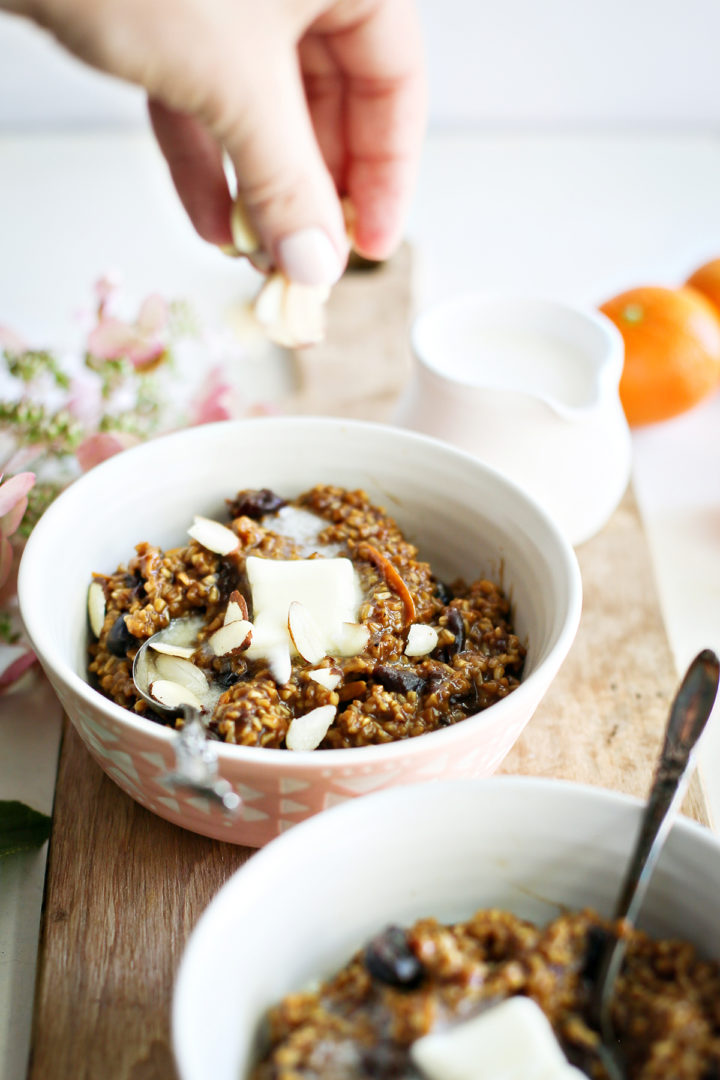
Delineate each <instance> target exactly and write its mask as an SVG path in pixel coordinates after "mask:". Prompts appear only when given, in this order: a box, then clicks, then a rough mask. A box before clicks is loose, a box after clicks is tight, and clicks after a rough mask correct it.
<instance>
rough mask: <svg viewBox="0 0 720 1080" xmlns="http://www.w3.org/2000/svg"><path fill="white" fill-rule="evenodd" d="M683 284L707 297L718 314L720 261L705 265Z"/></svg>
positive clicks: (719, 309)
mask: <svg viewBox="0 0 720 1080" xmlns="http://www.w3.org/2000/svg"><path fill="white" fill-rule="evenodd" d="M685 284H686V285H691V286H692V287H693V289H697V291H698V292H701V293H703V295H704V296H707V298H708V300H709V301H710V303H711V304H713V305H714V306H715V307H716V308H717V310H718V312H720V259H713V260H712V262H709V263H705V265H704V266H701V267H700V269H699V270H696V271H695V273H694V274H693V275H692V277H689V278H688V279H687V281H686V283H685Z"/></svg>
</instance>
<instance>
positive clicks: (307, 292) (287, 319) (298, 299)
mask: <svg viewBox="0 0 720 1080" xmlns="http://www.w3.org/2000/svg"><path fill="white" fill-rule="evenodd" d="M329 295H330V290H329V289H328V288H326V287H324V286H318V285H299V284H298V283H297V282H295V281H291V282H289V283H288V285H287V287H286V289H285V305H284V309H283V315H284V323H285V331H286V334H287V336H288V337H289V338H290V339H291V340H292V341H294V343H295V346H294V347H295V348H300V347H302V346H303V345H314V344H315V343H316V342H318V341H322V339H323V337H324V336H325V304H326V302H327V299H328V296H329Z"/></svg>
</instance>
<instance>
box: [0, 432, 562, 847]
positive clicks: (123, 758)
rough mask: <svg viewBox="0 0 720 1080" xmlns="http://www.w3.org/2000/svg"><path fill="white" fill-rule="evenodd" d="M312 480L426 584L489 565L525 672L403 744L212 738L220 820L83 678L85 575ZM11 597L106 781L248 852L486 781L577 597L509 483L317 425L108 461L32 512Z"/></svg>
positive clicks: (524, 717) (162, 751)
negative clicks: (225, 785)
mask: <svg viewBox="0 0 720 1080" xmlns="http://www.w3.org/2000/svg"><path fill="white" fill-rule="evenodd" d="M316 483H333V484H338V485H340V486H342V487H346V488H364V489H365V490H366V491H367V492H368V493H369V495H370V497H371V498H372V499H373V500H374V501H375V502H377V503H379V504H380V505H384V506H385V507H386V508H387V509H388V510H389V511H390V513H391V514H392V515H393V516H394V517H395V518H396V519H397V521H398V523H399V524H400V526H401V528H403V530H404V531H405V533H406V535H407V536H408V538H409V539H411V540H412V541H413V542H414V543H416V544H418V546H419V548H420V552H421V555H422V556H423V557H425V558H427V559H428V560H429V561H430V563H431V565H432V566H433V569H434V570H435V571H436V572H437V574H438V575H439V576H440V577H441V578H447V579H452V578H453V577H457V576H463V577H465V578H468V579H473V578H476V577H479V576H495V577H498V576H499V575H502V580H503V583H504V586H505V588H506V589H508V590H509V593H510V595H511V597H512V601H513V605H514V616H515V625H516V630H517V633H518V634H519V636H520V638H521V639H522V640H526V641H527V645H528V653H527V659H526V664H525V674H524V676H523V680H522V682H521V684H520V686H519V687H518V688H517V689H516V690H515V691H514V692H513V693H512V694H510V695H509V696H508V697H507V698H505V699H504V700H503V701H500V702H498V703H497V704H495V705H493V706H491V707H490V708H489V709H487V710H486V711H485V712H483V713H480V714H478V715H477V716H474V717H469V718H468V719H467V720H464V721H462V722H461V723H459V724H456V725H454V726H452V727H448V728H444V729H443V730H441V731H436V732H433V733H431V734H427V735H421V736H419V737H417V738H415V739H409V740H406V741H403V742H396V743H387V744H384V745H381V746H370V747H361V748H357V749H350V750H324V751H305V752H302V751H288V750H265V749H258V748H253V747H239V746H230V745H225V744H218V745H219V766H220V775H221V776H222V777H223V778H225V779H227V780H228V781H229V782H230V783H231V784H233V785H234V787H235V788H236V790H237V791H238V793H239V794H240V795H241V796H242V807H241V809H240V811H239V813H238V814H237V815H235V816H232V815H229V814H227V813H225V812H224V811H223V810H222V809H221V808H219V807H217V806H216V805H215V804H214V803H211V802H210V801H209V800H208V799H206V798H205V797H198V796H195V795H192V794H187V793H184V792H182V791H181V790H179V789H175V788H173V787H171V786H169V785H168V783H167V780H166V776H167V773H168V772H169V771H170V770H171V769H172V767H173V764H174V749H173V744H174V739H175V734H174V732H173V731H172V730H171V729H169V728H166V727H163V726H161V725H160V724H157V723H155V722H153V721H151V720H146V719H144V718H143V717H140V716H136V715H135V714H134V713H131V712H128V711H127V710H125V709H122V708H121V707H120V706H118V705H116V704H114V703H113V702H111V701H109V700H107V699H106V698H105V697H103V696H102V695H101V694H99V693H98V692H97V691H96V690H94V689H93V688H92V687H91V686H90V685H89V684H88V681H87V677H86V651H85V650H86V643H87V627H86V618H87V617H86V595H87V586H88V583H89V581H90V576H91V573H92V572H93V571H110V570H113V569H114V568H115V567H116V566H117V565H118V564H119V563H122V562H125V561H126V560H127V558H128V557H129V554H130V553H131V552H132V550H133V548H134V545H135V544H136V543H138V542H139V541H140V540H149V541H150V542H152V543H154V544H158V545H160V546H161V547H170V546H172V545H173V544H177V543H178V542H180V541H181V540H182V539H183V537H184V535H185V530H186V528H187V524H188V522H189V521H190V520H191V519H192V515H193V514H206V515H207V516H209V517H213V516H217V515H218V513H219V512H220V508H221V507H223V506H224V502H223V500H224V499H225V497H226V496H228V495H232V494H234V492H235V491H236V490H238V489H240V488H252V487H258V488H259V487H270V488H274V489H275V490H277V491H278V492H279V493H281V494H282V495H284V496H286V497H287V496H293V495H296V494H299V493H300V492H301V491H303V490H306V489H307V488H309V487H311V486H312V485H313V484H316ZM18 591H19V597H20V604H21V609H22V614H23V618H24V620H25V625H26V628H27V631H28V634H29V635H30V638H31V640H32V642H33V646H34V648H35V650H36V652H37V654H38V656H39V658H40V661H41V663H42V665H43V667H44V669H45V671H46V672H47V675H48V677H49V679H50V681H51V683H52V685H53V687H54V688H55V691H56V692H57V694H58V697H59V698H60V700H61V702H62V704H63V707H64V708H65V710H66V712H67V714H68V716H69V717H70V719H71V721H72V722H73V724H74V725H75V727H76V728H77V730H78V732H79V734H80V735H81V737H82V739H83V740H84V742H85V744H86V746H87V748H88V750H89V751H90V753H91V754H92V755H93V757H94V758H95V759H96V761H97V762H98V763H99V764H100V765H101V766H102V768H103V769H104V770H105V772H106V773H107V774H108V776H110V777H111V778H112V779H113V780H115V782H116V783H117V784H119V785H120V787H121V788H122V789H123V790H124V791H126V792H127V793H128V794H129V795H131V796H132V798H134V799H137V801H138V802H140V803H141V804H142V805H143V806H145V807H147V808H148V809H149V810H151V811H153V813H156V814H159V815H160V816H161V817H164V818H167V819H168V820H169V821H172V822H174V823H175V824H177V825H181V826H183V827H184V828H186V829H191V830H192V831H194V832H198V833H202V834H203V835H205V836H212V837H215V838H216V839H219V840H229V841H231V842H234V843H243V844H249V845H251V846H254V847H257V846H260V845H262V844H265V843H266V842H267V841H268V840H271V839H272V838H273V837H274V836H277V835H278V834H279V833H281V832H284V831H285V830H286V829H288V828H290V827H291V826H293V825H295V824H297V823H298V822H299V821H302V820H303V819H304V818H307V817H309V816H310V815H312V814H315V813H317V812H318V811H319V810H323V809H325V808H326V807H329V806H333V805H335V804H336V803H340V802H343V801H344V800H346V799H349V798H351V797H352V796H355V795H360V794H363V793H364V792H368V791H374V790H376V789H379V788H385V787H390V786H391V785H394V784H409V783H412V782H414V781H418V780H427V779H437V778H441V777H442V778H452V777H473V776H488V775H489V774H491V773H492V772H493V771H494V770H495V769H496V768H497V766H498V765H499V764H500V762H501V761H502V759H503V758H504V757H505V755H506V754H507V752H508V751H509V749H510V747H511V746H512V745H513V743H514V742H515V740H516V739H517V738H518V736H519V734H520V732H521V731H522V729H523V728H524V727H525V724H526V723H527V722H528V720H529V719H530V717H531V716H532V714H533V712H534V711H535V709H536V707H537V705H538V703H539V702H540V699H541V698H542V696H543V694H544V693H545V691H546V690H547V688H548V686H549V685H550V682H551V681H552V679H553V678H554V676H555V674H556V672H557V670H558V668H559V667H560V664H561V663H562V661H563V659H564V657H565V655H566V654H567V652H568V649H569V648H570V645H571V643H572V640H573V637H574V635H575V631H576V629H577V624H578V620H579V617H580V605H581V585H580V574H579V571H578V567H577V562H576V560H575V556H574V554H573V551H572V549H571V548H570V546H569V545H568V543H567V542H566V541H565V540H564V539H563V538H562V537H561V535H560V533H559V532H558V530H557V529H556V528H555V527H554V525H553V524H552V523H551V522H550V520H549V519H548V518H547V517H546V516H545V514H544V513H543V511H541V510H540V509H539V508H538V507H537V506H536V505H535V504H534V503H533V502H532V501H531V500H530V499H529V498H528V497H527V496H526V495H524V494H523V493H522V492H521V491H520V489H519V488H517V487H515V486H514V485H512V484H511V483H510V482H509V481H507V480H505V479H503V478H502V477H501V476H500V475H499V474H497V473H495V472H494V471H492V470H491V469H489V468H488V467H486V466H484V465H482V464H480V463H479V462H478V461H476V460H475V459H474V458H471V457H470V456H468V455H467V454H464V453H462V452H460V451H458V450H454V449H452V448H451V447H449V446H446V445H444V444H443V443H440V442H437V441H435V440H433V439H429V438H426V437H424V436H421V435H415V434H412V433H410V432H406V431H401V430H399V429H395V428H389V427H383V426H380V425H376V424H366V423H359V422H354V421H346V420H330V419H317V418H278V419H260V420H243V421H237V422H227V423H221V424H209V425H205V426H202V427H196V428H191V429H189V430H186V431H181V432H178V433H177V434H174V435H170V436H167V437H166V438H162V439H157V440H155V441H153V442H150V443H146V444H144V445H142V446H139V447H137V448H136V449H133V450H128V451H126V452H125V453H123V454H120V455H118V456H117V457H114V458H111V459H110V460H109V461H107V462H105V463H104V464H102V465H100V466H98V467H97V468H95V469H93V470H92V471H91V472H89V473H88V474H87V475H86V476H84V477H82V478H81V479H80V480H78V481H77V482H76V483H74V484H73V485H72V486H71V487H70V488H68V490H67V491H66V492H64V494H63V495H61V496H60V498H59V499H57V501H56V502H55V503H54V504H53V505H52V506H51V507H50V509H49V510H48V511H47V512H46V513H45V514H44V516H43V517H42V519H41V520H40V522H39V524H38V525H37V526H36V528H35V530H34V531H33V533H32V536H31V537H30V540H29V542H28V544H27V547H26V549H25V554H24V556H23V560H22V565H21V568H20V579H19V588H18Z"/></svg>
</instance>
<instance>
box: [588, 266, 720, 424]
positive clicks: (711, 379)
mask: <svg viewBox="0 0 720 1080" xmlns="http://www.w3.org/2000/svg"><path fill="white" fill-rule="evenodd" d="M600 310H601V311H602V312H604V313H605V315H607V316H608V317H609V318H610V319H612V321H613V322H614V323H615V325H616V326H617V328H618V330H619V331H620V333H621V334H622V336H623V340H624V341H625V365H624V367H623V373H622V378H621V379H620V400H621V401H622V404H623V408H624V410H625V415H626V417H627V419H628V423H629V424H631V425H639V424H651V423H654V422H655V421H657V420H667V419H668V418H669V417H671V416H677V415H678V414H679V413H682V412H685V411H686V410H687V409H690V408H692V406H693V405H697V403H698V402H699V401H702V399H703V398H704V397H707V395H708V394H710V393H712V391H713V390H714V389H715V388H716V387H717V386H718V384H719V383H720V315H719V314H718V312H717V311H716V309H715V308H714V307H713V305H712V304H711V303H710V301H709V300H708V299H707V298H706V297H705V296H703V295H702V294H701V293H699V292H696V290H695V289H692V288H689V287H688V286H683V287H682V288H680V289H663V288H659V287H658V288H655V287H647V288H641V289H630V291H629V292H624V293H621V294H620V296H616V297H614V298H613V299H612V300H608V301H607V303H605V304H603V305H602V306H601V308H600Z"/></svg>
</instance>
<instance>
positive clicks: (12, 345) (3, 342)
mask: <svg viewBox="0 0 720 1080" xmlns="http://www.w3.org/2000/svg"><path fill="white" fill-rule="evenodd" d="M26 350H27V344H26V342H24V341H23V339H22V338H21V337H20V336H19V335H18V334H16V333H15V331H14V330H11V329H10V327H9V326H3V325H2V324H0V352H9V353H22V352H25V351H26Z"/></svg>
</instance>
